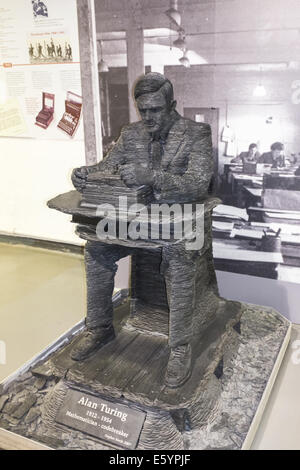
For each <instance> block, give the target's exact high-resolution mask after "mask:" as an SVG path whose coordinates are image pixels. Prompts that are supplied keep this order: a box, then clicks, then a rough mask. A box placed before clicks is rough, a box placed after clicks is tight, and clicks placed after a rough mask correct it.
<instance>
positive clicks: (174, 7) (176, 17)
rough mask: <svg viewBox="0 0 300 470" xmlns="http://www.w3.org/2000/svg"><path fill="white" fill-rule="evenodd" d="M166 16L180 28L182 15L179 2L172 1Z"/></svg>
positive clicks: (176, 0)
mask: <svg viewBox="0 0 300 470" xmlns="http://www.w3.org/2000/svg"><path fill="white" fill-rule="evenodd" d="M165 14H166V15H167V17H168V18H170V20H171V21H173V22H174V23H175V24H176V25H177V26H180V24H181V15H180V13H179V11H178V0H171V5H170V8H169V9H168V10H167V11H165Z"/></svg>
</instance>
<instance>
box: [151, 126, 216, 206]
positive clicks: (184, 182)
mask: <svg viewBox="0 0 300 470" xmlns="http://www.w3.org/2000/svg"><path fill="white" fill-rule="evenodd" d="M191 141H192V142H191V143H190V144H189V143H187V144H186V145H187V149H183V151H188V158H189V162H188V167H187V170H186V172H185V173H183V174H182V175H174V174H171V173H169V172H167V171H166V172H164V171H158V172H156V173H155V176H154V184H153V187H154V189H155V190H156V191H158V192H159V193H160V194H161V198H162V199H163V200H168V201H169V202H172V201H173V202H177V201H179V200H180V202H184V201H192V200H199V199H202V198H205V197H207V191H208V188H209V184H210V181H211V178H212V175H213V154H212V140H211V129H210V126H208V125H207V126H205V127H203V128H202V127H199V128H198V129H197V131H196V132H195V133H194V136H193V138H192V139H191Z"/></svg>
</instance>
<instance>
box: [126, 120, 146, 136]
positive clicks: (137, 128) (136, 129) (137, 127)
mask: <svg viewBox="0 0 300 470" xmlns="http://www.w3.org/2000/svg"><path fill="white" fill-rule="evenodd" d="M143 131H144V127H143V123H142V121H137V122H132V123H131V124H127V126H124V127H122V131H121V134H122V136H123V138H130V137H132V136H133V135H136V134H140V133H142V132H143Z"/></svg>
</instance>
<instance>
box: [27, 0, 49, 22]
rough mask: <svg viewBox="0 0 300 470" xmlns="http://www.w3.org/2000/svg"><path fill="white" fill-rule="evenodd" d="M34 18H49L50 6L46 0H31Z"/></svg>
mask: <svg viewBox="0 0 300 470" xmlns="http://www.w3.org/2000/svg"><path fill="white" fill-rule="evenodd" d="M31 3H32V11H33V16H34V18H43V17H46V18H48V8H47V5H46V3H45V2H41V1H40V0H31Z"/></svg>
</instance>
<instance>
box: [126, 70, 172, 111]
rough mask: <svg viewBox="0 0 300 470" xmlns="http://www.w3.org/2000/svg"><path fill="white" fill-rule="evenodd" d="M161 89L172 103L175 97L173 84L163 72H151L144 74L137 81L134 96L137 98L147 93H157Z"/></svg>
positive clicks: (169, 102) (167, 100) (168, 101)
mask: <svg viewBox="0 0 300 470" xmlns="http://www.w3.org/2000/svg"><path fill="white" fill-rule="evenodd" d="M157 91H161V92H162V93H163V95H164V96H165V98H166V102H167V103H168V104H169V105H170V104H171V103H172V101H173V99H174V92H173V85H172V83H171V82H170V80H168V79H167V78H166V77H164V76H163V75H162V74H161V73H157V72H149V73H147V74H146V75H142V76H141V77H140V78H139V79H138V80H137V81H136V83H135V86H134V98H135V99H137V98H139V97H140V96H142V95H146V94H147V93H156V92H157Z"/></svg>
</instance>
